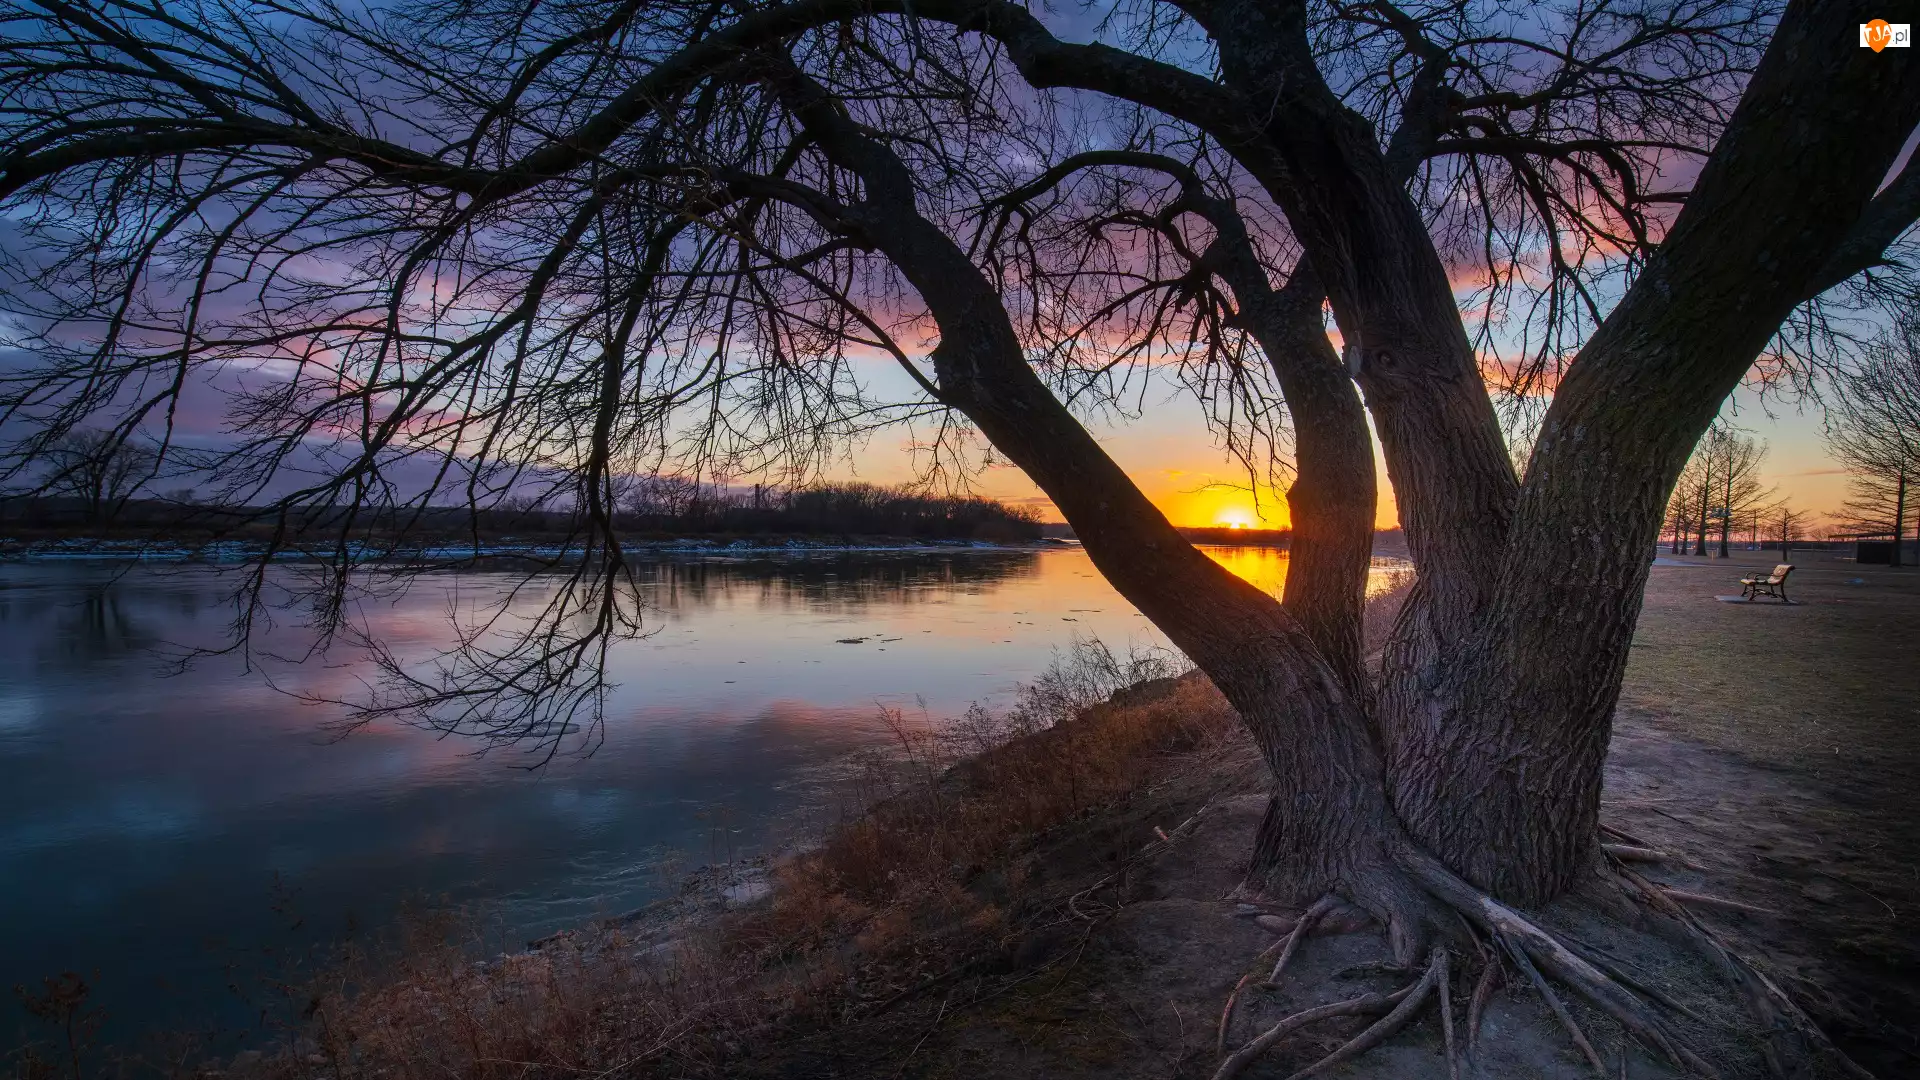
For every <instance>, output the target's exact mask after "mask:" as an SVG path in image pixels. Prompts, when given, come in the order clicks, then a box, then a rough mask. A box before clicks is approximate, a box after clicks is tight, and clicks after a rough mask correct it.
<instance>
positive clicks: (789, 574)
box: [0, 549, 1285, 1039]
mask: <svg viewBox="0 0 1920 1080" xmlns="http://www.w3.org/2000/svg"><path fill="white" fill-rule="evenodd" d="M1216 557H1219V558H1221V559H1222V561H1223V562H1224V563H1226V564H1227V565H1228V566H1229V567H1230V568H1232V569H1234V570H1235V572H1237V573H1242V574H1245V575H1246V576H1248V577H1249V578H1250V579H1251V580H1254V581H1255V582H1256V583H1258V584H1261V585H1262V586H1263V587H1267V588H1271V589H1275V590H1277V589H1278V588H1279V584H1280V582H1281V581H1282V580H1283V579H1284V573H1285V560H1284V557H1282V556H1278V555H1277V554H1276V553H1272V552H1256V551H1251V550H1246V549H1242V550H1238V551H1230V552H1223V553H1222V554H1220V555H1218V556H1216ZM276 573H283V574H288V575H292V574H295V573H297V571H295V570H294V569H292V568H279V569H277V570H276ZM643 580H644V582H645V590H644V591H645V593H646V595H647V599H648V602H649V605H650V606H649V611H648V613H647V619H648V626H649V629H650V630H651V633H650V634H649V635H647V636H645V637H642V638H639V639H636V640H632V641H626V642H623V643H621V644H620V645H618V646H617V647H616V648H615V650H614V652H613V654H612V656H611V658H610V661H609V664H610V674H611V676H612V678H613V680H614V681H615V682H616V683H617V684H618V685H617V689H616V690H615V691H614V693H613V696H612V700H611V701H610V703H609V708H608V725H607V731H606V739H605V743H604V745H603V746H602V747H601V748H600V749H599V751H598V752H597V753H595V754H593V755H592V756H591V757H586V758H562V759H560V760H558V761H556V762H555V763H554V764H553V765H552V766H551V767H549V768H547V769H544V770H540V771H533V772H529V771H526V770H524V769H520V768H514V767H513V766H516V765H520V764H524V761H523V760H522V759H521V757H520V755H518V754H516V753H515V752H513V751H505V752H495V753H493V754H490V755H486V756H476V755H475V754H474V753H473V750H474V744H472V743H467V742H462V741H460V740H457V739H439V738H435V737H433V736H432V735H431V734H430V733H427V732H424V731H420V730H417V729H414V728H409V727H406V726H403V725H397V724H392V723H383V724H376V725H374V726H372V727H370V728H367V729H365V730H363V731H361V732H359V733H358V734H356V735H354V736H353V737H351V738H348V739H346V740H345V741H342V742H337V743H335V742H330V741H329V740H328V739H327V738H326V736H325V728H326V725H327V722H328V721H329V720H332V719H334V718H335V714H332V713H330V712H329V711H328V710H326V709H324V708H318V707H313V706H306V705H301V704H299V703H297V702H296V700H295V696H297V695H312V696H318V697H334V698H350V697H352V696H354V694H355V692H356V690H357V689H358V688H359V686H360V682H359V680H361V679H362V678H363V677H364V675H365V668H364V665H362V664H361V663H359V662H358V661H357V660H356V658H355V657H353V656H351V655H345V654H342V653H339V652H335V653H333V654H328V655H323V656H318V657H315V658H313V659H311V660H309V661H308V662H306V663H293V662H289V661H287V660H282V659H276V658H275V657H276V656H278V657H291V656H299V655H301V653H302V651H303V650H304V648H305V646H306V644H307V638H306V635H305V631H303V630H302V629H301V628H300V626H299V624H298V619H297V618H288V617H282V618H281V619H279V620H278V621H277V623H276V624H275V625H274V626H273V627H272V628H271V629H269V630H267V631H266V632H265V634H264V636H263V638H262V639H261V641H260V642H259V645H260V649H258V650H256V651H255V653H254V667H253V668H252V670H248V669H247V667H246V665H245V664H243V662H242V660H241V659H240V658H239V657H236V656H226V657H215V658H211V659H208V660H204V661H202V662H199V663H197V664H195V665H194V666H193V667H192V668H190V669H189V670H187V671H186V672H185V673H184V674H179V675H176V676H172V677H163V672H165V671H166V670H167V663H166V658H165V655H164V654H165V652H166V650H167V649H168V648H170V647H177V646H195V645H208V644H215V643H217V642H219V641H220V640H221V637H222V635H223V633H224V631H225V629H226V627H227V623H228V620H229V619H230V618H231V617H232V608H231V606H230V605H229V603H228V602H227V594H228V591H229V588H230V585H231V582H230V581H229V580H227V579H225V578H222V577H221V576H219V575H217V574H214V573H212V572H210V571H181V570H177V569H176V570H168V571H159V570H152V569H140V568H135V569H132V570H126V569H123V568H113V567H102V566H98V565H87V564H64V565H61V564H21V563H12V564H0V986H10V985H12V984H14V983H21V982H32V981H35V980H37V979H38V978H39V977H41V976H43V975H47V974H52V973H56V972H59V971H62V970H77V971H81V972H89V973H91V972H97V973H98V975H99V979H98V984H99V986H100V987H101V991H100V1001H101V1004H103V1005H104V1006H105V1007H106V1008H107V1009H108V1010H109V1012H110V1013H111V1014H112V1015H113V1016H114V1018H115V1022H116V1025H117V1027H118V1028H119V1029H120V1031H121V1032H122V1033H123V1034H124V1033H125V1032H126V1031H129V1030H133V1029H137V1028H140V1027H144V1026H148V1025H152V1024H162V1025H171V1026H187V1025H200V1024H205V1023H209V1022H218V1023H222V1024H225V1025H227V1026H238V1025H244V1024H245V1023H246V1022H247V1017H248V1015H250V1013H249V1010H248V1009H247V1008H246V1007H245V1006H243V1005H241V1004H240V1003H239V1002H238V1001H237V999H235V998H234V997H233V996H232V995H230V994H229V993H228V992H227V991H226V989H225V987H226V986H227V984H228V983H229V981H230V980H235V981H238V982H240V983H241V984H243V985H247V984H249V983H250V979H251V976H253V975H256V974H258V973H260V972H262V971H266V970H270V969H271V968H272V966H273V962H272V961H269V960H268V959H265V958H264V957H263V953H262V950H264V949H268V948H276V949H286V948H290V947H298V946H300V945H302V944H304V943H309V942H311V941H314V940H317V939H320V938H325V937H332V936H334V935H337V934H339V933H341V932H342V931H343V930H344V928H345V927H347V926H348V925H349V923H357V924H359V925H361V926H377V925H380V924H381V923H382V922H383V921H384V920H387V919H390V918H391V916H392V914H393V912H394V910H395V906H396V904H397V903H398V902H399V901H400V900H401V898H403V897H406V896H409V895H415V896H419V895H427V896H435V897H444V898H447V899H450V900H452V901H455V902H467V901H480V900H484V901H486V902H488V903H489V904H490V905H491V906H492V908H493V910H494V911H495V912H496V913H497V915H498V918H499V920H500V923H501V925H502V927H503V935H504V936H503V939H502V940H503V942H504V943H512V942H518V941H522V940H525V939H526V938H527V937H529V936H534V935H537V934H540V933H545V932H548V931H551V930H553V929H558V928H560V927H563V926H566V925H569V924H573V923H577V922H579V921H582V920H584V919H587V918H590V917H593V916H594V915H596V914H599V913H611V912H617V911H624V910H629V909H631V908H633V907H636V906H638V905H640V904H642V903H644V902H645V901H646V900H648V899H650V898H651V897H653V896H655V895H657V894H658V892H659V890H661V889H662V888H664V887H668V886H670V885H671V884H673V883H674V882H675V881H676V880H677V876H678V875H679V874H681V873H683V872H684V870H685V869H687V868H689V867H690V866H692V865H697V864H699V863H702V862H706V861H709V860H710V859H713V858H716V857H720V858H724V857H726V856H727V855H728V854H729V853H738V852H745V851H752V850H756V849H763V848H765V847H767V846H769V845H774V844H778V843H780V842H782V841H783V840H785V839H788V838H789V837H790V836H791V835H792V834H793V833H795V832H797V831H804V830H806V829H809V828H812V827H814V826H815V825H816V824H817V823H818V818H817V817H815V818H812V819H810V818H809V817H808V816H807V814H808V813H810V812H811V813H815V814H826V813H830V812H831V806H830V805H828V804H823V803H822V788H821V787H820V776H821V772H822V769H823V767H825V766H827V765H829V764H830V763H832V762H834V761H836V760H840V759H843V758H844V757H845V756H846V755H847V754H849V753H851V752H853V751H855V750H857V749H859V748H861V747H865V746H871V745H874V744H875V743H877V742H878V741H880V740H882V739H883V738H884V737H885V736H884V732H883V731H882V730H881V729H880V728H879V726H878V725H877V724H876V722H875V721H876V716H877V706H878V705H879V704H883V703H884V704H891V705H897V706H904V707H906V708H909V709H917V708H919V703H920V702H921V701H924V702H925V707H926V709H927V712H928V714H929V715H930V716H932V717H936V718H937V717H941V716H948V715H957V714H958V713H959V712H961V711H962V710H964V709H965V707H966V706H967V705H968V704H969V703H970V702H973V701H981V702H984V703H987V704H989V705H998V704H1004V703H1005V702H1006V701H1007V700H1008V698H1009V696H1010V695H1011V694H1012V692H1013V691H1014V689H1015V688H1016V687H1017V686H1018V684H1019V683H1021V682H1023V681H1025V680H1027V679H1030V678H1032V677H1033V676H1034V675H1035V674H1037V673H1038V672H1039V671H1040V670H1041V669H1042V668H1044V666H1045V665H1046V664H1047V662H1048V661H1049V659H1050V655H1051V649H1052V648H1053V647H1054V646H1058V645H1063V644H1065V643H1067V642H1068V641H1070V640H1071V639H1072V638H1073V637H1075V636H1099V637H1101V638H1102V639H1104V640H1106V641H1108V642H1109V643H1112V644H1115V645H1117V646H1124V645H1127V644H1129V643H1137V644H1151V643H1158V642H1159V638H1158V637H1157V635H1156V634H1155V633H1154V632H1153V630H1152V628H1151V627H1150V626H1148V625H1147V624H1146V622H1145V620H1144V619H1143V618H1141V617H1140V616H1139V615H1138V614H1137V613H1136V612H1134V611H1133V610H1132V609H1131V608H1130V607H1129V606H1128V605H1127V604H1125V602H1123V601H1122V600H1120V598H1119V597H1118V596H1117V595H1115V594H1114V592H1113V591H1112V590H1111V589H1110V588H1109V587H1108V586H1107V585H1106V583H1105V582H1104V581H1103V580H1102V579H1101V578H1100V577H1099V575H1098V574H1097V573H1096V572H1095V571H1094V569H1093V567H1092V565H1091V564H1090V563H1089V562H1088V560H1087V559H1086V557H1085V556H1084V554H1082V553H1080V552H1078V551H1075V550H1063V551H1050V552H1038V553H1035V552H956V553H952V554H943V555H935V556H926V555H889V554H851V555H839V556H832V557H812V558H791V559H739V560H731V559H728V560H721V559H706V560H694V561H678V562H662V563H658V564H655V565H650V566H648V567H646V568H645V570H644V578H643ZM519 584H521V579H520V578H519V577H518V576H516V575H511V574H487V573H467V574H460V575H457V576H453V575H449V576H447V577H444V578H430V579H425V580H422V581H419V582H417V583H416V584H415V585H414V586H413V587H412V588H410V589H409V590H408V591H407V592H405V593H404V594H403V595H400V596H397V597H393V598H390V599H388V600H384V601H377V602H376V601H369V602H367V603H366V604H364V605H362V615H363V617H364V618H365V620H366V621H367V623H368V624H369V627H370V629H371V630H372V631H373V633H374V634H375V635H376V636H378V637H380V638H382V639H383V640H385V641H386V642H388V643H389V644H390V645H392V646H393V647H395V648H396V649H397V650H399V651H401V652H402V653H403V654H406V655H428V654H431V653H432V652H434V651H437V650H439V649H442V648H445V647H446V646H447V644H448V643H449V640H450V639H449V636H448V635H449V625H448V621H447V612H448V610H449V608H450V606H451V607H454V608H459V607H462V606H471V605H473V604H483V603H487V602H492V601H495V600H498V599H499V598H501V597H505V596H508V595H509V594H511V593H512V591H513V590H514V588H515V587H516V586H517V585H519ZM536 599H537V598H533V597H523V598H522V599H521V600H519V601H516V602H517V603H523V602H524V603H531V602H534V601H535V600H536ZM849 641H854V642H856V643H853V644H848V643H847V642H849ZM810 808H811V809H810ZM283 891H284V893H285V894H287V895H289V896H290V897H291V910H293V911H296V912H298V913H299V918H300V920H301V921H300V929H299V931H298V932H290V931H289V929H288V928H289V926H290V925H291V920H290V919H289V918H287V917H285V916H283V915H282V914H279V913H277V912H276V908H275V900H276V897H280V896H282V892H283ZM282 898H284V897H282ZM229 965H233V967H232V970H231V971H229V967H228V966H229ZM162 986H165V987H168V988H170V989H169V990H168V991H167V992H165V993H157V992H155V991H156V990H157V989H158V988H160V987H162ZM12 1034H13V1033H12V1031H11V1021H10V1020H8V1021H0V1039H5V1038H10V1037H11V1036H12Z"/></svg>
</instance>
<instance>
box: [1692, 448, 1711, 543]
mask: <svg viewBox="0 0 1920 1080" xmlns="http://www.w3.org/2000/svg"><path fill="white" fill-rule="evenodd" d="M1712 502H1713V464H1712V462H1711V461H1709V462H1708V464H1707V471H1706V472H1705V473H1704V474H1702V475H1701V477H1700V507H1699V510H1700V519H1699V520H1700V534H1699V535H1698V536H1697V537H1695V538H1694V541H1693V553H1694V555H1695V556H1696V557H1699V556H1705V555H1706V553H1707V511H1708V510H1709V509H1711V508H1712V507H1711V506H1710V505H1709V504H1711V503H1712Z"/></svg>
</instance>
